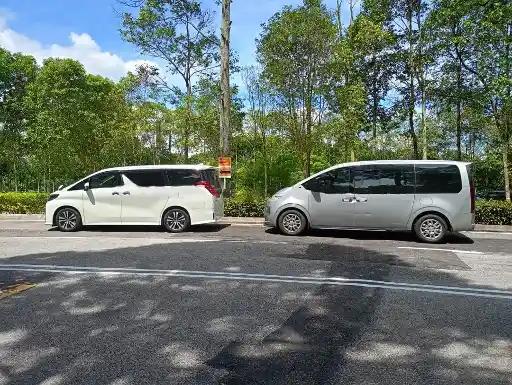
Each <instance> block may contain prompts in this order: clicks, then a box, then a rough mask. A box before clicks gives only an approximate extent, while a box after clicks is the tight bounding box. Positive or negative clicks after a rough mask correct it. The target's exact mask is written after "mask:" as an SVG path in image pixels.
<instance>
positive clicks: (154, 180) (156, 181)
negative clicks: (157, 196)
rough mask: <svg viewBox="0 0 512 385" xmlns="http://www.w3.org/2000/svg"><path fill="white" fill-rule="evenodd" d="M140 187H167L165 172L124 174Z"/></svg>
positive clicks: (135, 171) (152, 171)
mask: <svg viewBox="0 0 512 385" xmlns="http://www.w3.org/2000/svg"><path fill="white" fill-rule="evenodd" d="M123 174H124V176H126V177H127V178H128V179H130V180H131V181H132V182H133V183H135V184H136V185H137V186H139V187H163V186H166V185H167V179H166V176H165V172H164V171H161V170H141V171H139V170H134V171H126V172H124V173H123Z"/></svg>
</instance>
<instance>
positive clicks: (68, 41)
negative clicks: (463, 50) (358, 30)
mask: <svg viewBox="0 0 512 385" xmlns="http://www.w3.org/2000/svg"><path fill="white" fill-rule="evenodd" d="M43 3H44V4H43ZM301 3H302V0H233V3H232V8H231V13H232V15H231V19H232V29H231V38H232V48H233V49H234V50H236V51H237V52H238V54H239V57H240V64H241V65H249V64H252V63H254V51H255V42H254V40H255V38H256V37H258V35H259V33H260V31H261V24H262V23H264V22H266V21H267V20H268V19H269V18H270V17H271V16H272V15H273V14H275V13H276V12H278V11H279V10H280V9H281V8H282V7H283V6H284V5H299V4H301ZM324 3H325V4H327V5H328V6H330V7H334V5H335V4H336V0H324ZM346 3H347V0H345V4H344V8H345V10H344V14H345V16H346V15H348V10H347V4H346ZM36 4H37V5H36ZM203 4H204V6H205V7H207V8H211V9H216V10H218V12H217V19H218V21H220V8H219V7H218V6H217V5H215V1H214V0H203ZM115 8H117V9H119V8H120V6H119V4H117V3H116V2H115V0H87V1H83V0H46V1H44V2H41V1H35V0H2V1H0V46H2V47H4V48H6V49H9V50H11V51H20V52H23V53H27V54H32V55H34V56H35V57H36V59H38V60H39V61H42V60H43V59H45V58H46V57H49V56H59V57H71V58H73V59H76V60H79V61H81V62H82V63H84V65H85V67H86V69H87V70H88V71H89V72H91V73H97V74H100V75H103V76H107V77H110V78H112V79H114V80H117V79H119V78H120V77H121V76H124V75H125V74H126V72H127V71H128V70H131V69H133V68H134V67H135V65H136V64H137V63H139V62H140V60H150V61H151V58H149V57H141V56H140V55H139V54H138V53H137V50H136V48H135V47H133V46H132V45H130V44H128V43H125V42H123V41H122V39H121V37H120V35H119V26H120V19H119V16H118V14H117V13H116V11H115ZM218 24H219V25H220V23H218ZM172 79H173V80H172V81H173V82H176V83H178V84H177V85H181V84H179V79H178V78H175V77H172ZM233 81H234V82H235V83H239V82H240V79H239V77H238V76H234V79H233Z"/></svg>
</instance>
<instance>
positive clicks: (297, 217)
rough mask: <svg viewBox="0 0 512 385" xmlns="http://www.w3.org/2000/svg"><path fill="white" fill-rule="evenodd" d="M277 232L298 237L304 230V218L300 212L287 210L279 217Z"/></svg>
mask: <svg viewBox="0 0 512 385" xmlns="http://www.w3.org/2000/svg"><path fill="white" fill-rule="evenodd" d="M278 224H279V230H281V232H282V233H283V234H285V235H300V234H301V233H303V232H304V230H305V229H306V224H307V221H306V217H305V216H304V214H302V213H301V212H300V211H297V210H288V211H285V212H284V213H283V214H281V216H280V217H279V223H278Z"/></svg>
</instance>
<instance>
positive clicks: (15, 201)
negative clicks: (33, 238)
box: [0, 192, 48, 214]
mask: <svg viewBox="0 0 512 385" xmlns="http://www.w3.org/2000/svg"><path fill="white" fill-rule="evenodd" d="M47 200H48V194H41V193H14V192H8V193H0V213H9V214H39V213H43V212H44V206H45V204H46V201H47Z"/></svg>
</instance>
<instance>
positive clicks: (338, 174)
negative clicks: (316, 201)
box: [333, 167, 354, 194]
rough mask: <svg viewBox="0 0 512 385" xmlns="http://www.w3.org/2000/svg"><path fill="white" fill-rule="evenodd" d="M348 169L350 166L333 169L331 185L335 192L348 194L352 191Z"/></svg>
mask: <svg viewBox="0 0 512 385" xmlns="http://www.w3.org/2000/svg"><path fill="white" fill-rule="evenodd" d="M350 170H351V169H350V168H348V167H344V168H339V169H337V170H334V171H333V173H334V174H335V177H334V181H333V187H334V189H335V190H336V194H350V193H353V192H354V186H353V184H352V181H351V175H350V174H351V172H350Z"/></svg>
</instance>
